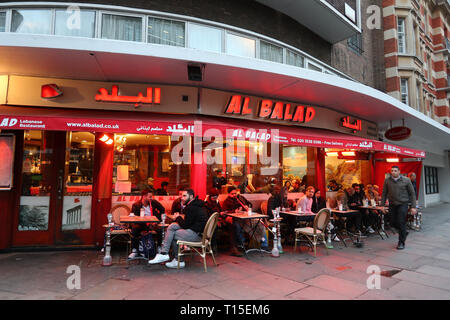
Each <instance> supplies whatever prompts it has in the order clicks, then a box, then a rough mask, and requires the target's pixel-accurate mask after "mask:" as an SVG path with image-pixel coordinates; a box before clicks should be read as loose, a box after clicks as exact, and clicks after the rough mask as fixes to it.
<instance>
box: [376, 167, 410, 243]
mask: <svg viewBox="0 0 450 320" xmlns="http://www.w3.org/2000/svg"><path fill="white" fill-rule="evenodd" d="M386 198H387V199H389V213H390V214H391V225H392V226H393V227H395V228H396V229H397V230H398V245H397V249H398V250H402V249H404V248H405V241H406V237H407V236H408V232H407V231H406V216H407V214H408V205H409V204H411V213H412V214H416V213H417V210H416V193H415V192H414V188H413V185H412V183H411V180H409V179H408V178H407V177H403V176H401V175H400V168H399V167H398V166H393V167H392V168H391V176H390V177H389V178H386V180H384V185H383V194H382V197H381V205H382V206H384V205H385V203H386ZM384 212H385V210H384V209H383V213H384Z"/></svg>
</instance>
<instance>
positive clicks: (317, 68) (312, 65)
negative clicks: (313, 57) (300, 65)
mask: <svg viewBox="0 0 450 320" xmlns="http://www.w3.org/2000/svg"><path fill="white" fill-rule="evenodd" d="M308 69H309V70H314V71H319V72H322V67H321V66H319V65H317V64H315V63H312V62H311V61H308Z"/></svg>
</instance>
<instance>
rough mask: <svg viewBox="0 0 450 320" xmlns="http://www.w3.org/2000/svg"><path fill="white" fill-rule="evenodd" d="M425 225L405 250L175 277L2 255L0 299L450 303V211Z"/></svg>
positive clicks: (117, 260)
mask: <svg viewBox="0 0 450 320" xmlns="http://www.w3.org/2000/svg"><path fill="white" fill-rule="evenodd" d="M423 224H424V228H423V230H422V231H418V232H415V231H410V234H409V236H408V239H407V242H406V248H405V250H403V251H398V250H396V249H395V247H396V244H397V234H396V235H392V233H390V232H389V238H388V239H385V240H382V239H381V238H380V237H379V236H378V235H371V236H370V237H368V238H366V239H364V241H365V245H364V247H363V248H356V247H354V246H353V245H351V244H350V243H349V242H348V247H347V248H345V247H344V246H343V245H342V243H336V242H334V243H333V245H334V249H330V250H329V255H326V252H325V249H324V248H323V246H319V248H318V252H317V257H316V258H315V257H314V255H313V254H312V252H311V251H308V250H307V249H306V247H302V248H301V249H302V251H301V252H299V250H298V249H297V252H296V253H294V252H293V248H291V247H284V249H285V251H286V252H285V253H284V254H281V255H280V257H279V258H274V257H272V256H270V255H264V256H262V255H260V254H259V253H250V255H249V259H248V260H247V259H246V258H238V257H232V256H229V255H227V254H226V253H221V254H219V256H218V257H217V263H218V266H217V267H215V266H214V265H213V262H212V260H211V259H210V258H208V272H207V273H205V272H204V270H203V263H202V261H201V259H200V258H199V257H198V256H196V257H195V258H193V259H189V258H187V263H186V268H185V269H181V270H176V269H175V270H173V269H167V268H166V267H165V266H164V265H153V266H148V265H147V264H146V263H144V262H145V261H142V262H140V263H139V262H138V261H133V262H132V263H130V265H129V266H127V264H126V257H125V254H124V253H123V252H122V253H121V252H113V263H114V264H113V266H110V267H102V266H101V262H102V259H103V254H101V253H99V252H97V251H57V252H32V253H7V254H0V299H2V300H3V299H39V300H40V299H82V300H96V299H102V300H107V299H151V300H155V299H156V300H158V299H163V300H169V299H170V300H174V299H182V300H205V299H206V300H210V299H214V300H215V299H233V300H248V299H252V300H258V299H261V300H266V299H270V300H272V299H276V300H278V299H283V300H288V299H294V300H298V299H302V300H303V299H318V300H323V299H339V300H349V299H356V300H360V299H363V300H367V299H376V300H385V299H389V300H391V299H395V300H399V299H431V300H447V299H450V251H449V247H450V237H449V233H450V204H440V205H438V206H435V207H432V208H427V209H425V210H424V211H423ZM188 259H189V260H188ZM70 265H76V266H79V267H80V270H81V282H80V284H81V288H80V289H68V287H67V282H68V281H69V283H73V282H72V281H71V279H70V278H69V277H71V275H72V274H71V273H67V268H68V267H69V266H70ZM371 265H376V266H378V267H379V268H380V270H381V271H385V272H384V273H383V272H382V273H383V274H386V275H383V276H381V277H380V279H381V283H380V284H381V286H380V289H368V287H367V279H368V277H369V276H371V275H370V274H368V273H367V268H368V267H369V266H371ZM392 274H393V275H392ZM387 275H392V276H387ZM68 279H69V280H68ZM372 283H375V282H372Z"/></svg>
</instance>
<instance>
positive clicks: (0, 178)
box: [0, 134, 15, 190]
mask: <svg viewBox="0 0 450 320" xmlns="http://www.w3.org/2000/svg"><path fill="white" fill-rule="evenodd" d="M14 142H15V136H14V135H12V134H0V154H1V155H2V161H0V190H11V188H12V186H13V169H14V145H15V143H14Z"/></svg>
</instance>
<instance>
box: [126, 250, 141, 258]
mask: <svg viewBox="0 0 450 320" xmlns="http://www.w3.org/2000/svg"><path fill="white" fill-rule="evenodd" d="M140 256H142V255H141V254H140V253H139V252H138V251H137V250H136V249H133V251H131V253H130V255H129V256H128V259H136V258H139V257H140Z"/></svg>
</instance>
